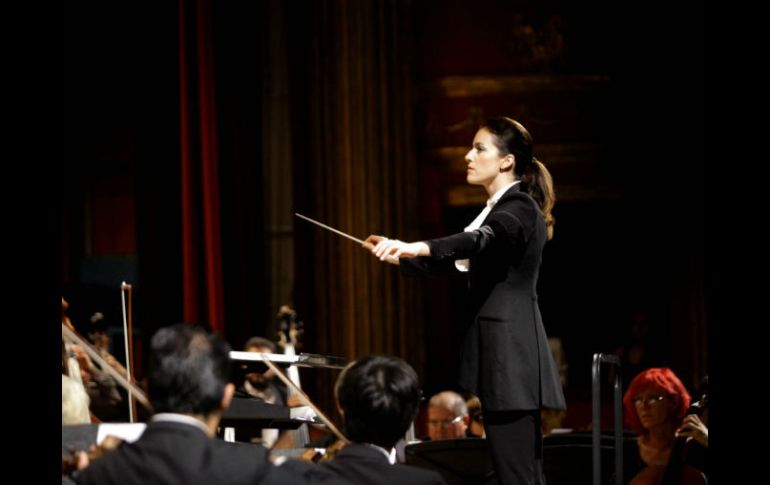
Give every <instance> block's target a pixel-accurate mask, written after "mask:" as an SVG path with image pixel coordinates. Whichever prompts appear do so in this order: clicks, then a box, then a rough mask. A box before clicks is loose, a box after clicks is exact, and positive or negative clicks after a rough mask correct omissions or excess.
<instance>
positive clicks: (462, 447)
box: [404, 438, 497, 485]
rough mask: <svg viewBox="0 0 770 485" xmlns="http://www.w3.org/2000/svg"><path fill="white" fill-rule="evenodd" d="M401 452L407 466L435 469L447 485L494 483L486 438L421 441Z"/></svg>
mask: <svg viewBox="0 0 770 485" xmlns="http://www.w3.org/2000/svg"><path fill="white" fill-rule="evenodd" d="M404 453H405V456H406V463H407V464H408V465H413V466H417V467H420V468H427V469H429V470H435V471H437V472H438V473H439V474H440V475H441V476H442V477H444V480H446V482H447V483H448V484H450V485H453V484H465V483H486V484H489V485H492V484H497V479H496V478H495V470H494V467H493V466H492V457H491V456H490V455H489V451H488V450H487V440H485V439H480V438H457V439H451V440H436V441H423V442H421V443H413V444H410V445H407V446H406V448H404Z"/></svg>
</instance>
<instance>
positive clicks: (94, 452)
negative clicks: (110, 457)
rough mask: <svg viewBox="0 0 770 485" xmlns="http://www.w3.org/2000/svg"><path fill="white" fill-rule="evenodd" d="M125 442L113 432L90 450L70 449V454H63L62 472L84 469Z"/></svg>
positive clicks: (65, 473)
mask: <svg viewBox="0 0 770 485" xmlns="http://www.w3.org/2000/svg"><path fill="white" fill-rule="evenodd" d="M122 443H123V440H122V439H120V438H118V437H117V436H113V435H111V434H109V435H107V436H105V437H104V439H103V440H102V442H101V443H99V444H98V445H96V444H94V445H91V447H90V448H89V449H88V451H77V450H70V456H66V455H62V458H61V474H62V476H65V475H72V473H73V472H75V471H76V470H82V469H83V468H85V467H87V466H88V465H89V464H90V463H91V462H92V461H94V460H95V459H97V458H99V457H100V456H102V455H104V454H105V453H108V452H110V451H112V450H114V449H116V448H117V447H118V446H120V445H121V444H122Z"/></svg>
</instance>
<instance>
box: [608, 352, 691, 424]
mask: <svg viewBox="0 0 770 485" xmlns="http://www.w3.org/2000/svg"><path fill="white" fill-rule="evenodd" d="M648 389H654V390H657V391H660V392H663V393H665V394H667V395H668V396H669V397H671V398H672V399H673V400H674V402H675V403H676V407H675V410H676V420H677V422H678V421H681V420H682V418H684V416H685V414H687V408H688V407H690V401H691V400H692V398H691V397H690V393H688V392H687V389H685V387H684V384H682V381H681V380H679V378H678V377H677V376H676V374H674V371H672V370H671V369H669V368H668V367H653V368H650V369H647V370H645V371H642V372H640V373H639V374H637V376H636V377H634V378H633V380H631V383H630V384H629V385H628V389H627V390H626V393H625V394H624V395H623V409H624V412H623V416H624V418H625V422H626V425H627V426H628V427H629V428H630V429H631V430H633V431H635V432H637V433H638V434H644V433H645V432H646V431H645V429H644V427H643V426H642V423H641V422H640V421H639V415H638V413H637V412H636V406H635V405H634V402H633V401H634V398H635V397H636V396H638V395H639V394H640V393H642V392H644V391H646V390H648Z"/></svg>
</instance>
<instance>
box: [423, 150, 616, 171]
mask: <svg viewBox="0 0 770 485" xmlns="http://www.w3.org/2000/svg"><path fill="white" fill-rule="evenodd" d="M468 150H470V147H468V146H460V147H441V148H436V149H433V150H430V151H428V155H429V158H430V160H431V162H432V163H434V164H436V165H437V166H439V167H440V168H442V169H443V170H446V171H448V172H465V154H466V153H468ZM606 150H607V146H606V145H604V144H600V143H541V144H537V145H536V146H535V156H536V157H537V158H538V159H540V160H541V161H542V162H543V163H545V165H546V166H547V167H548V168H549V169H554V168H556V169H558V168H560V167H568V166H574V165H576V164H582V165H584V164H586V163H590V162H592V161H593V160H596V159H597V158H598V157H600V156H602V155H603V154H604V153H605V152H606Z"/></svg>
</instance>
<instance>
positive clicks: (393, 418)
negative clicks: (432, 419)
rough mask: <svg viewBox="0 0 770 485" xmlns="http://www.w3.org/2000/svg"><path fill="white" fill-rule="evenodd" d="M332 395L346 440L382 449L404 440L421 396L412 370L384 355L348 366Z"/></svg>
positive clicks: (404, 363)
mask: <svg viewBox="0 0 770 485" xmlns="http://www.w3.org/2000/svg"><path fill="white" fill-rule="evenodd" d="M334 392H335V396H336V397H337V403H338V406H339V408H340V412H341V413H342V414H343V418H344V422H345V430H346V434H347V436H348V438H350V439H351V440H352V441H354V442H358V443H373V444H375V445H378V446H382V447H383V448H392V447H393V446H394V445H395V444H396V442H397V441H398V440H399V439H401V438H403V437H404V434H405V433H406V430H407V429H409V426H410V425H411V424H412V421H414V418H415V416H416V415H417V410H418V407H419V403H420V396H421V392H420V386H419V383H418V381H417V373H416V372H415V371H414V369H412V367H411V366H410V365H409V364H407V363H406V362H404V361H403V360H401V359H399V358H398V357H392V356H387V355H369V356H367V357H364V358H362V359H359V360H357V361H355V362H352V363H351V364H349V365H348V366H347V367H346V368H345V369H344V370H343V371H342V373H341V374H340V376H339V378H338V379H337V385H336V387H335V389H334Z"/></svg>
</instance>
